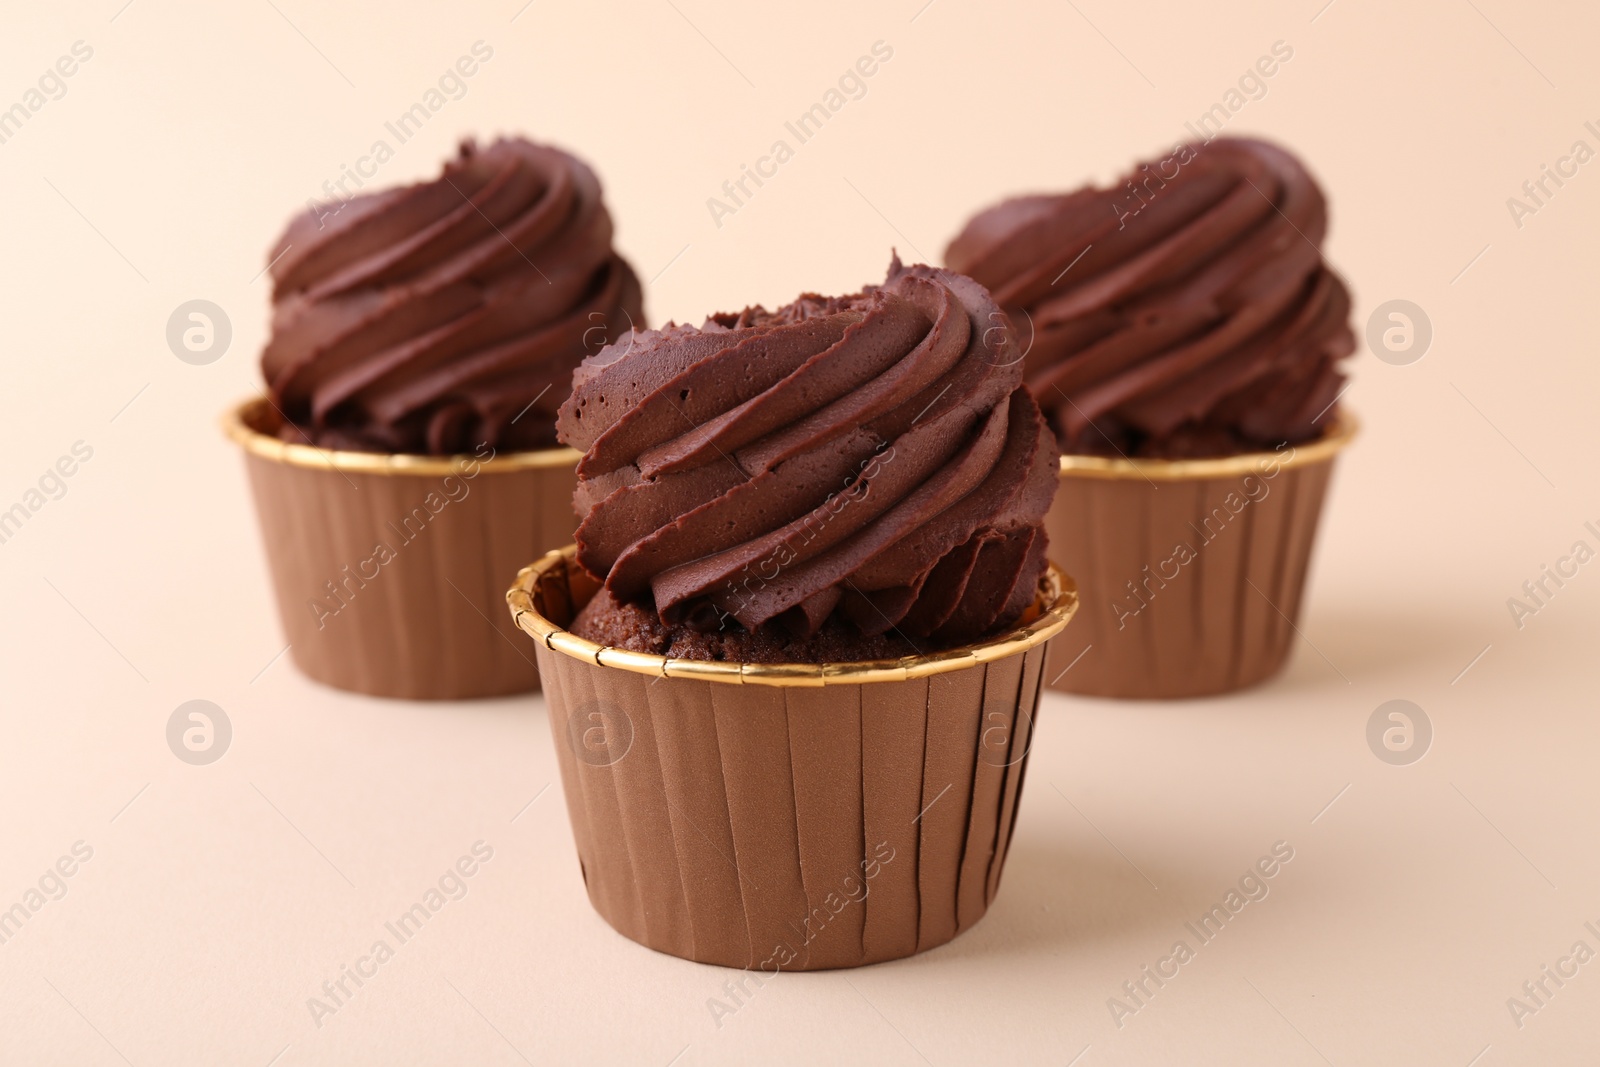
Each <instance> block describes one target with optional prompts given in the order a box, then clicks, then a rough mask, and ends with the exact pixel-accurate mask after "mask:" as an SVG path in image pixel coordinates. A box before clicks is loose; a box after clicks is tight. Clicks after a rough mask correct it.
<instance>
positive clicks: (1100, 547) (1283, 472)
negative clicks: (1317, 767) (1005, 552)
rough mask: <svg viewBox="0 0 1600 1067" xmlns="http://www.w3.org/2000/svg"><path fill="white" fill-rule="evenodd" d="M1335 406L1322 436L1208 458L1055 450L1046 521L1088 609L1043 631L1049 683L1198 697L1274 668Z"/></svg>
mask: <svg viewBox="0 0 1600 1067" xmlns="http://www.w3.org/2000/svg"><path fill="white" fill-rule="evenodd" d="M1356 428H1357V426H1356V421H1355V418H1354V416H1352V415H1350V414H1348V413H1345V414H1343V415H1341V416H1340V417H1339V419H1338V420H1337V422H1336V423H1335V424H1334V425H1333V426H1332V427H1330V428H1329V430H1328V432H1327V433H1326V434H1325V435H1324V436H1323V437H1322V438H1320V439H1318V440H1316V441H1313V442H1311V443H1309V444H1305V445H1300V446H1298V447H1296V448H1293V449H1289V448H1286V449H1284V450H1283V451H1281V452H1260V453H1249V454H1246V455H1240V456H1229V457H1226V458H1222V459H1205V460H1127V459H1105V458H1101V457H1091V456H1064V457H1062V460H1061V483H1060V487H1059V489H1058V491H1057V493H1056V498H1055V503H1054V504H1053V505H1052V507H1051V509H1050V512H1049V514H1048V515H1047V516H1046V518H1045V529H1046V531H1047V532H1048V533H1049V535H1050V552H1051V555H1052V556H1054V557H1055V558H1056V559H1057V560H1059V561H1061V564H1062V566H1064V567H1066V568H1067V569H1068V570H1069V571H1070V573H1072V574H1073V575H1074V576H1075V577H1076V578H1077V580H1078V582H1079V586H1080V589H1081V591H1082V595H1083V600H1084V604H1085V609H1084V611H1083V613H1082V615H1081V616H1080V618H1079V620H1078V622H1077V624H1076V625H1074V626H1073V627H1072V630H1071V632H1070V634H1069V635H1067V636H1065V637H1063V638H1062V639H1060V640H1058V641H1055V642H1052V644H1051V649H1050V663H1049V665H1048V666H1047V667H1046V669H1045V681H1046V685H1047V686H1049V687H1050V688H1053V689H1058V690H1061V691H1063V692H1068V693H1078V694H1082V695H1086V696H1106V697H1128V698H1143V699H1156V698H1181V697H1198V696H1206V695H1211V694H1216V693H1225V692H1229V691H1231V690H1236V689H1242V688H1244V687H1246V686H1249V685H1254V684H1256V683H1257V682H1260V681H1263V680H1265V679H1267V678H1270V677H1271V676H1272V675H1274V674H1276V673H1277V672H1278V671H1279V670H1280V669H1281V668H1282V667H1283V665H1284V664H1285V663H1286V662H1287V660H1288V656H1289V652H1290V648H1291V646H1292V645H1293V643H1294V640H1295V633H1296V630H1295V627H1296V626H1297V625H1298V618H1299V615H1300V603H1301V594H1302V592H1303V591H1304V588H1305V580H1306V572H1307V569H1308V567H1309V565H1310V561H1311V550H1312V547H1313V543H1314V542H1315V540H1316V534H1317V520H1318V517H1319V515H1320V514H1321V511H1322V503H1323V499H1324V497H1325V496H1326V494H1327V489H1328V482H1329V479H1330V478H1331V476H1332V474H1333V464H1334V459H1335V457H1336V456H1337V455H1338V453H1339V452H1340V450H1342V449H1343V448H1344V447H1345V446H1346V445H1348V444H1349V443H1350V441H1351V439H1352V438H1353V437H1354V436H1355V434H1356Z"/></svg>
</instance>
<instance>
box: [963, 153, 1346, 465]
mask: <svg viewBox="0 0 1600 1067" xmlns="http://www.w3.org/2000/svg"><path fill="white" fill-rule="evenodd" d="M1327 228H1328V208H1327V202H1326V200H1325V199H1324V198H1323V195H1322V190H1321V189H1319V188H1318V186H1317V184H1316V182H1315V181H1314V180H1313V179H1312V177H1311V175H1310V174H1308V173H1307V172H1306V169H1305V167H1304V166H1303V165H1302V164H1301V163H1300V162H1299V160H1297V159H1296V158H1295V157H1294V156H1292V155H1290V154H1289V153H1288V152H1286V151H1284V150H1283V149H1281V148H1278V147H1277V146H1275V145H1272V144H1268V143H1267V142H1265V141H1257V140H1246V139H1240V138H1218V139H1216V140H1213V141H1210V142H1208V143H1204V144H1190V145H1180V146H1178V147H1177V148H1175V149H1174V150H1173V151H1172V153H1171V154H1170V155H1168V156H1167V157H1166V158H1164V159H1159V160H1151V161H1149V162H1147V163H1142V164H1140V165H1139V166H1138V167H1136V168H1135V169H1134V170H1133V171H1132V172H1131V173H1130V174H1128V175H1127V177H1126V180H1125V181H1123V182H1120V183H1118V184H1117V185H1115V186H1113V187H1110V188H1105V189H1099V188H1092V187H1086V188H1083V189H1080V190H1078V191H1077V192H1073V193H1066V194H1060V195H1048V196H1026V197H1021V198H1018V199H1014V200H1007V201H1005V202H1004V203H1001V204H999V205H997V206H995V207H992V208H990V209H988V210H987V211H984V212H983V213H981V214H979V215H977V216H976V217H974V218H973V219H972V220H971V221H970V222H969V223H968V224H967V226H966V228H965V229H964V230H963V231H962V233H961V234H960V236H958V237H957V238H956V239H955V241H953V242H952V243H951V245H950V247H949V249H948V250H947V251H946V253H945V260H946V262H947V264H948V265H949V266H950V268H951V269H952V270H956V271H960V272H961V273H963V274H967V275H970V276H971V277H972V278H974V279H975V280H977V281H978V282H980V283H981V284H983V285H984V286H986V287H988V289H989V290H990V292H992V293H993V294H994V298H995V300H996V301H997V302H998V303H1000V304H1001V305H1003V306H1004V307H1005V308H1006V310H1007V312H1008V313H1009V314H1010V315H1011V317H1012V318H1013V320H1014V330H1015V332H1016V334H1017V337H1018V340H1019V343H1020V344H1021V345H1022V346H1023V348H1024V349H1025V351H1026V353H1027V355H1026V360H1025V366H1026V377H1027V383H1028V386H1029V388H1030V389H1031V390H1032V391H1033V394H1034V396H1035V397H1037V398H1038V401H1039V404H1040V406H1041V407H1042V408H1043V409H1044V410H1045V412H1046V414H1047V416H1048V418H1049V420H1050V423H1051V425H1052V426H1053V427H1054V429H1055V430H1056V433H1057V435H1058V437H1059V439H1060V443H1061V447H1062V448H1063V450H1065V451H1067V452H1074V453H1091V454H1108V455H1116V454H1119V453H1120V454H1123V455H1130V456H1151V457H1162V458H1182V457H1190V456H1218V455H1230V454H1236V453H1240V452H1248V451H1257V450H1263V449H1271V448H1274V447H1276V446H1277V445H1279V444H1282V443H1284V442H1288V443H1291V444H1294V443H1298V442H1302V441H1306V440H1309V439H1312V438H1315V437H1318V436H1320V435H1321V433H1322V432H1323V429H1324V428H1325V427H1326V426H1327V425H1328V424H1329V423H1330V421H1331V420H1332V419H1333V418H1334V416H1335V414H1336V412H1337V406H1336V400H1337V397H1338V396H1339V393H1340V390H1341V389H1342V388H1343V381H1344V378H1343V376H1342V374H1341V373H1340V371H1339V368H1338V363H1339V360H1341V359H1343V358H1344V357H1345V356H1348V355H1349V354H1350V353H1351V352H1352V351H1354V348H1355V338H1354V336H1353V334H1352V333H1351V330H1350V325H1349V321H1348V320H1349V315H1350V295H1349V293H1348V292H1347V291H1346V289H1345V286H1344V283H1343V282H1342V281H1341V280H1340V278H1339V276H1338V275H1337V274H1335V273H1334V272H1333V271H1332V270H1330V269H1329V268H1328V266H1327V264H1326V263H1324V262H1323V258H1322V252H1321V246H1322V240H1323V237H1324V235H1325V234H1326V233H1327Z"/></svg>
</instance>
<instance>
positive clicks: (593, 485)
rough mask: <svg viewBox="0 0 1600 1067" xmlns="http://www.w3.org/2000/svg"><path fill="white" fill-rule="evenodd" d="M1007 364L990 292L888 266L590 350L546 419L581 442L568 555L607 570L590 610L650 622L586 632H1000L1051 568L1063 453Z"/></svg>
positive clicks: (754, 647)
mask: <svg viewBox="0 0 1600 1067" xmlns="http://www.w3.org/2000/svg"><path fill="white" fill-rule="evenodd" d="M1018 357H1019V352H1018V350H1017V348H1016V344H1015V341H1014V339H1013V338H1012V337H1011V335H1010V333H1009V331H1008V330H1007V329H1006V328H1005V326H1004V319H1003V316H1001V315H1000V314H999V309H998V307H997V306H996V305H995V304H994V302H993V301H992V300H991V299H990V297H989V294H988V293H987V292H985V291H984V289H983V287H982V286H980V285H978V284H977V283H975V282H973V281H972V280H971V279H969V278H964V277H962V276H960V275H958V274H955V273H952V272H950V271H944V270H936V269H934V268H931V267H925V266H916V267H903V266H902V265H901V264H900V262H899V260H898V259H896V260H895V261H894V263H893V264H891V266H890V268H889V275H888V279H887V280H886V281H885V282H884V284H883V285H881V286H869V287H867V288H866V289H864V290H863V291H862V292H860V293H855V294H852V295H849V296H838V297H824V296H817V295H815V294H806V295H804V296H802V297H800V298H799V299H798V300H796V301H795V302H794V303H792V304H789V305H787V306H785V307H781V308H779V309H777V310H776V311H768V310H766V309H765V308H762V307H754V308H746V309H745V310H744V311H741V312H739V313H737V314H719V315H713V316H712V317H711V318H709V319H707V320H706V322H705V324H704V325H702V326H701V327H699V328H694V327H690V326H675V325H670V324H669V325H668V326H667V327H665V328H664V329H660V330H650V331H645V332H642V333H639V334H636V335H635V336H633V337H631V338H628V339H626V340H622V341H619V342H617V343H615V344H613V345H611V346H610V347H608V348H606V349H605V350H604V351H602V352H600V353H598V354H597V355H595V356H591V357H589V358H588V359H585V360H584V362H583V365H582V366H581V367H580V368H579V369H578V371H577V373H576V374H575V375H574V378H573V388H572V396H571V398H570V399H568V400H567V402H566V403H565V404H564V405H562V408H561V413H560V417H559V419H558V420H557V429H558V433H559V435H560V438H561V440H562V441H563V442H564V443H566V444H569V445H572V446H573V447H575V448H578V449H580V450H582V451H584V453H585V455H584V457H583V460H582V462H581V463H580V464H579V465H578V477H579V483H578V490H577V493H576V495H575V497H574V504H575V507H576V510H577V512H578V515H579V517H580V518H581V519H582V524H581V525H580V526H579V528H578V534H577V541H578V561H579V562H580V563H581V564H582V565H583V566H584V567H585V568H586V569H587V570H588V571H589V572H590V573H592V574H594V575H595V576H596V577H598V578H602V579H603V580H604V583H605V589H604V590H603V592H602V595H601V596H600V597H597V598H596V602H598V603H599V604H601V605H606V604H612V605H621V606H627V607H631V608H633V609H635V611H636V613H637V612H643V613H645V615H647V616H648V618H645V619H643V620H642V621H640V620H639V619H638V617H637V614H636V617H635V625H634V627H633V628H634V629H635V630H637V631H638V633H637V634H635V635H633V636H634V638H635V639H634V640H632V641H629V640H628V637H629V635H627V634H622V635H619V634H617V633H615V632H612V633H607V634H602V635H599V636H595V637H594V638H593V639H595V640H601V639H602V638H606V639H608V640H606V641H605V643H612V644H619V643H620V644H622V645H623V647H634V648H637V649H639V650H642V651H652V652H657V653H667V652H669V651H670V653H671V654H673V655H678V656H693V657H697V658H737V657H746V656H747V657H751V658H768V659H771V658H811V659H816V658H818V654H817V648H818V647H823V648H825V649H826V650H827V653H826V658H832V659H850V658H874V653H876V654H883V653H887V652H894V653H898V654H909V653H911V652H913V651H927V650H928V649H929V648H930V647H932V646H940V647H947V646H948V645H952V644H960V643H963V642H965V641H968V640H970V639H972V638H975V637H978V636H981V635H983V634H986V633H989V632H992V631H995V630H997V629H999V628H1001V627H1003V626H1005V625H1006V624H1008V623H1010V622H1013V621H1014V620H1016V619H1017V617H1018V616H1019V615H1020V614H1021V613H1022V612H1023V611H1024V609H1026V608H1027V607H1028V606H1029V605H1030V604H1031V603H1032V601H1033V598H1034V595H1035V592H1036V590H1037V587H1038V580H1039V577H1040V575H1041V573H1042V571H1043V568H1044V559H1045V556H1044V550H1045V536H1044V532H1043V530H1042V529H1041V526H1040V523H1041V520H1042V517H1043V515H1044V513H1045V511H1046V510H1047V509H1048V508H1049V505H1050V500H1051V498H1052V496H1053V494H1054V490H1055V481H1056V465H1057V460H1058V453H1057V451H1056V447H1055V442H1054V439H1053V437H1052V435H1051V433H1050V431H1049V428H1048V427H1047V426H1046V425H1045V424H1044V420H1043V418H1042V416H1041V415H1040V413H1039V409H1038V406H1037V405H1036V404H1035V403H1034V401H1033V400H1032V398H1031V397H1030V396H1029V395H1028V392H1027V390H1026V389H1024V388H1022V387H1021V380H1022V374H1021V372H1022V367H1021V363H1020V361H1019V358H1018ZM591 607H592V608H596V610H602V609H601V608H597V607H596V603H591ZM582 622H583V620H582V619H580V620H579V623H580V624H581V623H582ZM613 630H615V627H613ZM574 632H579V633H580V634H581V633H582V631H581V630H580V629H579V627H578V626H576V625H575V627H574ZM695 634H700V635H712V637H711V638H710V639H709V640H702V639H697V638H696V637H694V636H693V635H695ZM584 636H590V635H588V634H584ZM852 637H860V638H861V639H862V642H864V643H862V642H855V641H853V640H852ZM876 637H891V638H893V639H894V640H895V642H896V643H894V644H892V645H885V644H883V643H881V642H879V643H876V644H875V643H873V642H872V641H871V640H870V639H872V638H876ZM811 639H818V640H819V641H820V642H821V643H820V645H818V641H812V644H811V646H810V647H801V645H797V644H796V642H801V643H804V642H806V641H808V640H811ZM863 650H867V654H862V651H863Z"/></svg>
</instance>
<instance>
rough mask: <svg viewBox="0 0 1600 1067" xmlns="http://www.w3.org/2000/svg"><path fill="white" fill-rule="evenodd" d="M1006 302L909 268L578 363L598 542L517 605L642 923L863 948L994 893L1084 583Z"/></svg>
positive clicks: (720, 947) (685, 951)
mask: <svg viewBox="0 0 1600 1067" xmlns="http://www.w3.org/2000/svg"><path fill="white" fill-rule="evenodd" d="M998 311H999V309H998V308H997V307H996V305H995V304H994V303H993V302H992V301H991V300H990V298H989V295H988V294H987V293H986V292H985V291H984V290H983V288H982V287H981V286H979V285H977V284H975V283H974V282H973V281H972V280H971V279H968V278H964V277H961V276H960V275H956V274H953V273H951V272H948V271H941V270H934V269H932V268H929V267H909V268H907V267H902V266H901V265H900V263H899V261H898V260H896V261H895V263H894V264H893V265H892V266H891V268H890V271H889V276H888V279H887V280H886V281H885V283H884V284H883V285H882V286H873V287H868V288H867V289H865V290H864V291H862V292H860V293H856V294H853V295H850V296H843V297H821V296H816V295H812V294H807V295H805V296H802V297H801V298H800V299H798V300H796V301H795V302H794V303H792V304H789V305H787V306H785V307H782V308H779V309H778V310H776V311H767V310H766V309H764V308H760V307H755V308H747V309H745V310H744V311H742V312H739V313H737V314H724V315H714V316H712V317H711V318H710V319H708V320H706V322H705V324H704V325H703V326H701V327H699V328H698V329H696V328H692V327H686V326H668V327H666V328H664V329H661V330H656V331H649V332H645V333H642V334H640V335H638V336H636V337H634V338H632V339H631V340H630V341H629V342H627V343H624V344H617V345H613V346H611V347H609V348H607V349H606V350H605V351H603V352H601V353H599V354H598V355H596V356H594V357H591V358H589V359H587V360H585V362H584V364H583V366H582V367H581V368H580V369H579V370H578V372H577V374H576V375H575V376H574V382H573V390H572V396H571V398H570V399H569V400H568V401H567V403H566V404H565V405H564V406H563V407H562V410H561V414H560V418H559V420H558V423H557V427H558V432H559V434H560V437H561V440H562V441H564V442H566V443H568V444H570V445H573V446H575V447H577V448H579V449H582V450H583V452H584V457H583V460H582V462H581V463H580V464H579V465H578V477H579V482H578V489H577V493H576V495H575V498H574V499H575V502H576V505H577V510H578V512H579V514H580V515H581V516H583V521H582V523H581V524H580V526H579V528H578V534H577V544H576V545H575V546H573V547H571V548H569V549H567V550H566V551H565V552H562V553H552V554H550V555H549V556H547V557H546V558H545V559H544V560H542V561H540V562H539V563H537V564H534V565H533V566H531V567H529V568H527V569H526V570H524V572H523V574H522V575H521V576H520V578H519V580H518V583H517V585H516V587H514V588H513V589H512V591H511V593H510V594H509V597H508V599H509V601H510V603H511V606H512V611H513V614H514V615H515V616H516V618H517V620H518V622H519V624H520V625H522V626H523V628H524V629H526V630H527V631H528V632H529V633H530V634H533V635H534V636H535V637H536V638H537V639H538V645H537V652H538V655H539V659H540V667H541V670H542V671H543V672H544V677H545V683H546V686H545V692H546V697H547V699H548V701H549V706H550V721H551V726H552V730H553V731H554V734H555V738H556V741H557V747H558V750H559V752H560V758H561V763H562V780H563V782H564V784H565V788H566V792H567V801H568V808H569V811H570V813H571V816H572V820H573V830H574V834H575V836H576V839H577V844H578V851H579V856H580V859H581V860H582V863H583V869H584V876H585V881H586V883H587V887H588V891H589V896H590V899H591V901H592V902H593V903H594V906H595V908H596V909H597V910H598V911H599V912H600V914H601V915H602V916H604V917H605V918H606V920H607V921H608V922H610V923H611V924H612V925H613V926H614V927H616V928H617V929H618V930H619V931H621V932H622V933H624V934H626V935H627V936H629V937H631V938H633V939H635V940H637V941H640V942H641V943H643V944H646V945H649V946H651V947H653V948H657V949H660V950H661V951H664V952H670V953H673V954H675V955H679V956H684V957H686V958H689V959H695V960H701V961H703V962H710V963H719V964H724V965H728V966H738V967H752V968H760V969H767V970H779V969H785V970H793V969H816V968H822V967H842V966H855V965H858V964H861V963H868V962H873V961H876V960H883V959H893V958H896V957H899V956H905V955H910V954H911V953H913V952H917V951H921V950H923V949H927V948H930V947H932V946H934V945H937V944H941V943H943V942H944V941H947V940H949V939H950V938H951V937H954V936H955V935H956V934H957V933H958V932H960V930H962V929H964V928H966V927H967V926H969V925H971V923H973V922H975V921H977V919H978V918H979V917H981V916H982V914H983V912H984V910H985V908H986V907H987V905H988V902H989V901H990V900H991V899H992V898H993V896H994V893H995V891H996V888H997V886H998V879H999V875H1000V869H1001V866H1002V865H1003V863H1004V858H1005V850H1006V845H1007V843H1008V841H1009V835H1010V832H1011V826H1012V821H1013V819H1014V818H1015V812H1016V802H1017V794H1018V790H1019V788H1020V785H1021V775H1022V769H1023V766H1024V764H1025V761H1026V755H1027V745H1028V739H1029V736H1030V731H1031V721H1032V712H1033V709H1034V707H1035V705H1036V702H1037V699H1038V694H1039V688H1040V686H1039V683H1040V672H1041V671H1042V669H1043V666H1044V655H1045V649H1044V646H1045V643H1046V641H1047V640H1048V639H1049V638H1050V637H1052V636H1053V635H1054V634H1055V633H1057V632H1058V631H1059V630H1060V629H1061V628H1062V627H1064V626H1065V625H1066V622H1067V619H1068V618H1069V617H1070V616H1071V613H1072V611H1073V610H1074V608H1075V606H1076V597H1075V595H1074V593H1073V591H1072V587H1071V583H1070V581H1069V580H1067V579H1066V578H1065V577H1064V576H1063V575H1062V574H1061V573H1060V572H1059V571H1057V570H1056V569H1055V568H1054V567H1051V566H1049V565H1048V564H1046V562H1045V555H1044V553H1045V547H1046V539H1045V535H1044V531H1043V529H1042V520H1043V517H1044V514H1045V512H1046V510H1047V509H1048V508H1049V505H1050V498H1051V495H1052V493H1053V492H1054V489H1055V482H1056V469H1057V458H1058V453H1057V451H1056V446H1055V442H1054V438H1053V435H1052V434H1051V433H1050V431H1049V429H1048V428H1047V427H1046V425H1045V423H1044V420H1043V417H1042V415H1041V413H1040V411H1039V409H1038V406H1037V405H1036V404H1035V402H1034V401H1033V399H1032V397H1031V396H1030V395H1029V394H1028V392H1027V390H1026V389H1025V388H1023V387H1022V386H1021V364H1020V362H1019V361H1018V359H1017V350H1016V348H1015V343H1014V341H1013V340H1012V338H1011V336H1010V334H1009V332H1008V331H1006V330H1005V329H1003V328H995V326H994V324H995V323H996V322H997V321H998ZM730 683H731V684H730ZM947 794H948V795H947ZM936 802H937V803H936ZM869 889H870V890H871V894H870V896H869V895H868V890H869Z"/></svg>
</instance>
